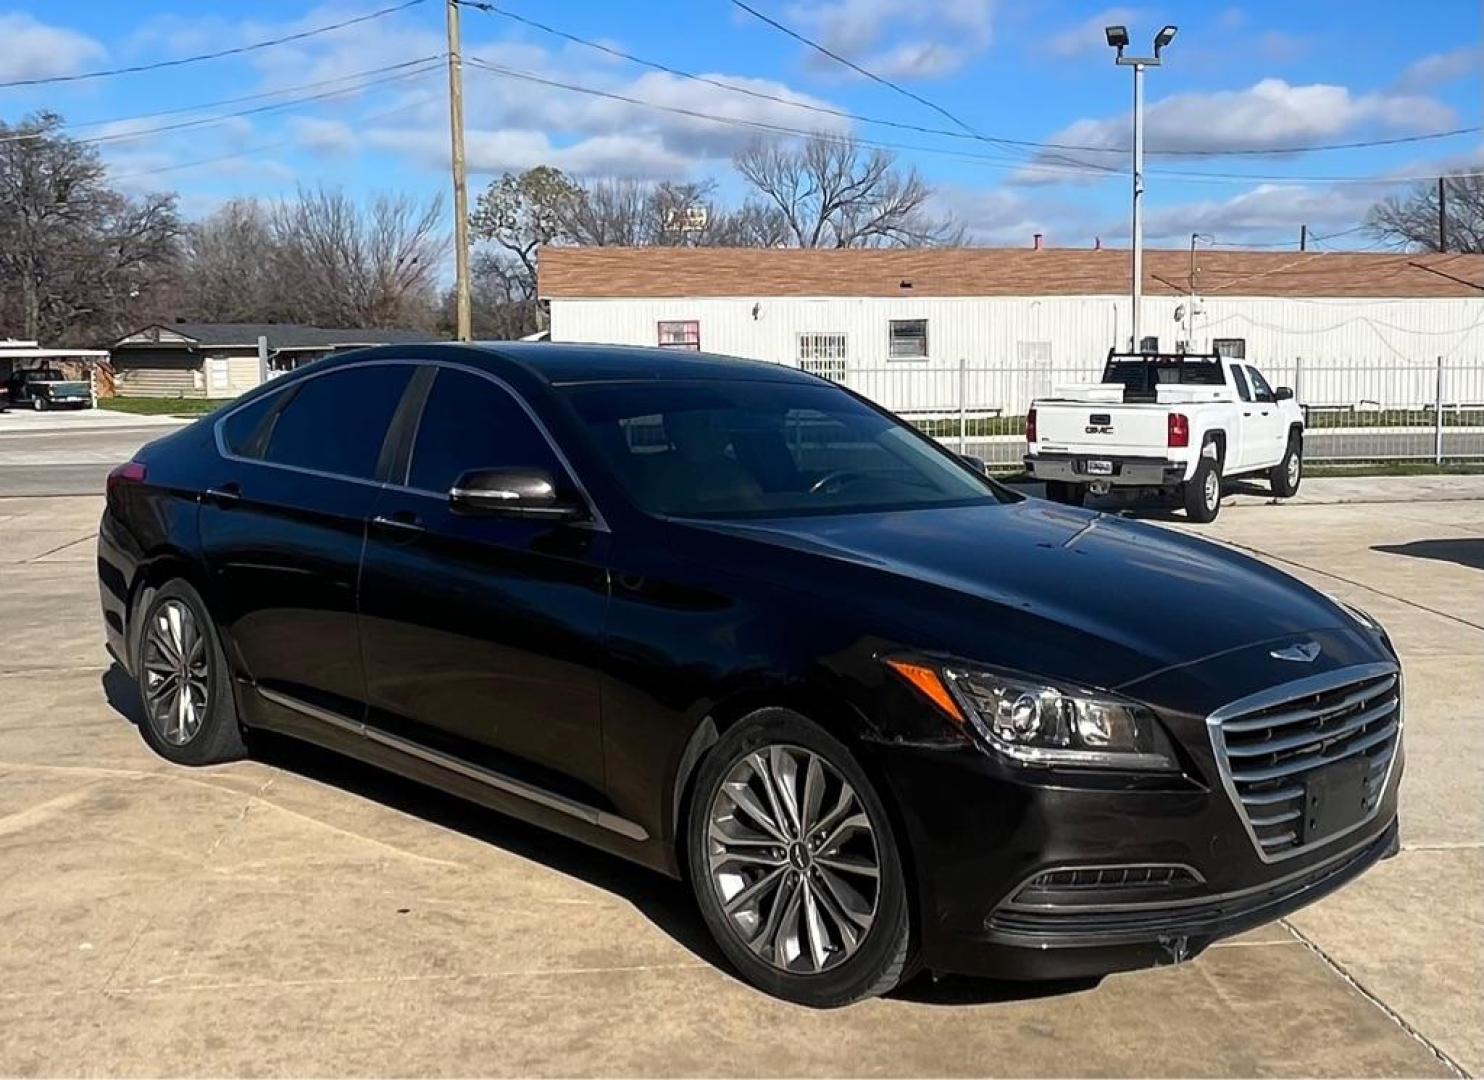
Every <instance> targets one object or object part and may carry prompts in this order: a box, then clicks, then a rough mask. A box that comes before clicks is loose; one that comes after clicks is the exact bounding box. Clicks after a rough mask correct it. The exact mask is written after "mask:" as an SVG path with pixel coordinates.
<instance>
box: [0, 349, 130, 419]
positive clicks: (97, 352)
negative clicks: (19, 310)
mask: <svg viewBox="0 0 1484 1080" xmlns="http://www.w3.org/2000/svg"><path fill="white" fill-rule="evenodd" d="M107 360H108V352H107V350H105V349H68V348H55V349H47V348H42V347H41V343H40V342H36V341H15V340H6V341H0V391H4V390H5V388H6V387H8V386H9V384H10V380H11V378H12V377H13V376H15V375H17V374H19V373H20V372H22V371H28V370H31V369H33V368H39V367H55V368H57V369H59V370H60V371H61V372H62V373H63V374H64V375H65V376H67V377H68V378H69V379H77V380H78V381H83V380H86V381H87V384H88V388H89V390H90V392H91V394H92V399H93V400H92V405H93V406H96V405H97V404H98V367H99V365H100V364H102V363H104V362H106V361H107ZM6 398H7V401H8V398H9V394H8V391H6Z"/></svg>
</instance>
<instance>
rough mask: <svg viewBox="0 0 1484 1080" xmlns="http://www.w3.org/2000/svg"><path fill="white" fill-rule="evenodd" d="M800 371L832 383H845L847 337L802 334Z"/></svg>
mask: <svg viewBox="0 0 1484 1080" xmlns="http://www.w3.org/2000/svg"><path fill="white" fill-rule="evenodd" d="M799 370H800V371H807V372H809V374H811V375H819V376H822V377H823V378H826V379H829V380H830V381H831V382H844V381H845V335H844V334H800V335H799Z"/></svg>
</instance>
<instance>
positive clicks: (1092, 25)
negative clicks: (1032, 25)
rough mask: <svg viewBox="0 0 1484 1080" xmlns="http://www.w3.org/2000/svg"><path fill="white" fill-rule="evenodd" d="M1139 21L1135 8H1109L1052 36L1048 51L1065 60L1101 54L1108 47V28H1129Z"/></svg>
mask: <svg viewBox="0 0 1484 1080" xmlns="http://www.w3.org/2000/svg"><path fill="white" fill-rule="evenodd" d="M1138 21H1140V20H1139V12H1138V11H1137V10H1136V9H1134V8H1128V7H1114V8H1108V9H1106V10H1104V11H1100V12H1098V13H1097V14H1096V15H1090V16H1088V17H1087V18H1085V19H1083V20H1082V21H1081V22H1079V23H1077V24H1076V25H1075V26H1069V27H1067V28H1066V29H1064V30H1060V31H1058V32H1057V33H1055V34H1052V35H1051V37H1050V38H1049V39H1048V40H1047V42H1046V51H1047V52H1049V53H1050V54H1051V55H1052V56H1059V57H1063V58H1071V57H1074V56H1083V55H1085V54H1087V53H1091V52H1100V51H1102V50H1103V49H1106V48H1107V47H1108V39H1107V37H1106V36H1105V35H1104V33H1103V31H1104V30H1105V29H1106V28H1107V27H1109V26H1127V25H1129V24H1130V23H1133V22H1138Z"/></svg>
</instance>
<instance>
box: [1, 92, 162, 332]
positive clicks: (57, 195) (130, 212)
mask: <svg viewBox="0 0 1484 1080" xmlns="http://www.w3.org/2000/svg"><path fill="white" fill-rule="evenodd" d="M61 126H62V120H61V117H59V116H57V115H56V114H54V113H39V114H37V115H35V116H32V117H30V118H28V119H26V120H24V121H22V122H21V123H20V124H18V125H16V126H15V127H11V126H10V125H8V124H5V123H0V279H3V280H4V281H5V282H6V283H7V286H8V287H7V288H5V289H4V290H0V324H3V327H4V330H5V331H6V332H7V333H15V334H18V335H19V336H21V337H25V338H33V339H41V340H46V341H64V342H83V341H92V340H96V339H98V338H100V337H107V336H111V335H113V334H116V333H118V332H120V331H121V329H122V328H124V327H125V326H127V325H128V324H129V322H130V321H131V320H133V319H135V318H138V317H139V315H138V314H137V313H138V312H140V311H142V310H144V309H145V308H146V307H148V305H149V304H150V302H151V300H152V299H153V297H154V296H155V295H156V294H157V293H158V291H159V285H160V282H161V281H162V280H164V279H165V278H166V277H167V276H168V275H169V273H170V271H171V268H172V266H173V264H174V260H175V257H176V254H177V241H178V238H179V235H180V228H181V226H180V220H179V217H178V216H177V214H176V210H175V196H174V195H166V194H160V195H149V196H145V197H143V198H138V199H135V198H130V197H128V196H126V195H123V194H122V193H120V192H118V191H115V190H113V189H112V188H110V187H109V186H108V185H107V182H106V181H107V178H106V171H105V169H104V166H103V163H102V161H101V159H100V158H99V156H98V153H97V151H96V150H95V149H93V148H92V147H90V146H87V145H85V144H83V143H79V142H77V141H76V140H74V139H70V138H68V137H67V136H66V135H64V134H62V133H61Z"/></svg>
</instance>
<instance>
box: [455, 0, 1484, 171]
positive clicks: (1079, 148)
mask: <svg viewBox="0 0 1484 1080" xmlns="http://www.w3.org/2000/svg"><path fill="white" fill-rule="evenodd" d="M455 2H456V3H472V6H475V7H479V8H481V9H484V10H489V11H492V12H493V13H494V14H498V15H504V16H506V17H507V18H513V19H516V20H518V21H520V22H524V23H527V24H528V25H531V26H535V27H536V28H537V29H540V30H545V31H546V32H548V33H554V34H557V35H559V36H561V37H565V38H567V39H568V40H570V41H577V42H580V43H582V44H584V45H592V46H594V47H596V48H604V47H603V46H601V45H598V44H597V43H595V42H588V41H586V40H584V39H582V38H578V37H576V36H574V35H569V34H565V33H563V32H562V31H559V30H554V29H552V28H551V27H547V26H543V25H542V24H540V23H537V22H536V21H535V20H532V19H524V18H522V17H520V16H518V15H514V14H512V13H510V12H507V11H502V10H500V9H499V8H496V7H495V5H493V4H490V3H483V2H480V3H473V0H455ZM731 2H732V4H733V5H735V6H736V7H739V8H741V9H742V10H743V11H746V12H747V13H748V14H750V15H752V16H753V17H755V18H757V19H760V20H762V21H763V22H765V23H767V24H768V25H769V26H771V27H773V28H774V29H776V30H779V31H781V32H783V33H785V34H787V35H788V36H789V37H791V38H793V39H794V40H795V41H798V42H801V43H802V44H804V45H807V46H808V47H809V48H811V49H814V50H816V51H817V52H820V53H822V54H823V55H825V56H827V57H829V58H830V59H831V60H834V61H836V62H837V63H840V64H844V65H845V66H846V67H848V68H850V69H851V70H852V71H855V72H857V73H859V74H861V75H864V76H865V77H866V78H868V79H870V80H872V81H873V82H877V83H880V84H881V85H882V86H885V87H887V88H889V89H891V90H894V91H896V92H897V93H899V94H903V95H905V96H906V97H909V98H911V99H912V100H913V101H916V102H918V103H920V104H922V105H926V106H927V107H928V108H930V109H932V110H933V111H934V112H936V113H939V114H940V115H942V116H945V117H947V118H948V119H949V120H951V121H953V122H954V123H955V124H957V125H958V126H959V127H960V128H962V129H963V130H964V131H965V132H968V133H969V135H971V136H972V137H975V138H979V139H982V140H984V141H986V142H995V143H1003V144H1005V145H1007V146H1022V147H1027V148H1031V149H1036V150H1041V151H1046V150H1070V151H1075V152H1077V153H1085V154H1086V153H1091V154H1127V153H1128V152H1129V148H1128V147H1126V146H1088V145H1079V144H1076V143H1063V142H1049V141H1036V140H1031V139H1009V138H1003V137H1000V136H990V135H984V134H983V133H981V132H980V131H978V130H977V129H976V128H974V127H973V126H971V125H970V124H968V123H967V122H966V121H964V120H962V119H960V118H959V117H957V116H955V115H954V114H953V113H951V112H949V111H948V110H947V109H945V108H943V107H942V106H941V105H938V104H936V103H934V102H932V101H929V100H928V99H927V98H925V97H922V96H921V95H919V94H915V93H913V92H912V91H910V90H908V89H906V88H905V87H903V86H900V85H898V84H897V83H895V82H892V81H891V80H890V79H887V78H885V77H883V76H880V75H877V74H876V73H874V72H872V71H869V70H867V69H866V68H864V67H862V66H861V65H859V64H857V63H855V62H854V61H852V60H850V59H848V58H846V57H844V56H841V55H840V54H838V53H836V52H833V51H831V50H830V49H828V48H826V47H825V46H823V45H821V44H819V43H818V42H817V41H814V40H812V39H810V38H808V37H806V36H804V35H803V34H801V33H799V32H798V31H797V30H794V29H792V28H791V27H788V26H785V25H784V24H783V23H781V22H779V21H778V20H777V19H774V18H772V17H771V16H768V15H765V14H763V13H762V12H761V11H758V10H757V9H756V8H754V7H752V6H751V5H750V4H747V3H745V2H744V0H731ZM604 51H606V52H611V53H612V54H613V55H615V56H621V57H623V58H624V59H627V60H633V61H634V62H635V63H640V64H645V65H646V66H650V67H658V68H660V70H667V69H665V68H663V67H662V66H661V65H657V64H650V63H649V62H648V61H645V60H641V59H639V58H637V57H633V56H629V55H627V54H625V53H620V52H618V51H617V50H610V49H606V48H604ZM672 74H676V75H680V76H682V77H686V78H690V77H693V76H688V75H686V73H685V72H679V71H672ZM702 81H710V80H702ZM715 85H718V86H723V87H724V88H726V89H739V88H737V87H728V86H726V84H723V83H715ZM743 92H746V91H743ZM775 100H784V99H775ZM784 104H799V105H801V107H804V108H807V107H808V106H807V105H802V104H801V103H796V102H788V101H786V100H784ZM821 111H826V112H837V111H836V110H821ZM837 115H843V116H848V117H850V118H851V119H853V120H860V121H862V122H864V123H886V124H892V126H900V127H910V128H912V129H913V130H917V131H922V132H924V133H928V134H934V135H948V136H958V137H960V138H961V137H962V136H959V135H958V133H957V132H947V131H942V130H934V129H931V128H921V127H916V126H914V125H898V124H893V123H892V122H891V121H882V120H874V119H871V118H869V117H862V116H856V115H854V114H851V113H838V112H837ZM1481 130H1484V128H1481V127H1477V126H1475V127H1462V128H1452V129H1450V130H1447V131H1431V132H1425V133H1423V134H1418V135H1404V136H1399V137H1396V138H1390V139H1365V140H1359V141H1355V142H1336V143H1315V144H1310V145H1303V146H1274V147H1232V148H1210V149H1191V150H1166V149H1152V150H1148V151H1146V153H1149V154H1159V155H1161V156H1168V157H1226V156H1231V155H1261V156H1268V155H1274V156H1276V155H1280V154H1301V153H1309V152H1313V151H1324V150H1359V149H1364V148H1367V147H1375V146H1399V145H1403V144H1406V143H1418V142H1426V141H1429V140H1433V139H1447V138H1453V137H1456V136H1459V135H1472V134H1475V133H1476V132H1479V131H1481ZM1053 157H1054V158H1055V159H1056V160H1061V161H1063V162H1066V163H1068V164H1071V163H1072V162H1071V161H1070V160H1069V159H1067V158H1064V157H1061V156H1060V155H1053ZM1077 164H1085V165H1089V166H1092V167H1094V168H1104V166H1101V165H1097V164H1096V163H1094V162H1078V163H1077Z"/></svg>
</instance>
